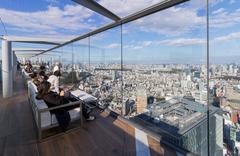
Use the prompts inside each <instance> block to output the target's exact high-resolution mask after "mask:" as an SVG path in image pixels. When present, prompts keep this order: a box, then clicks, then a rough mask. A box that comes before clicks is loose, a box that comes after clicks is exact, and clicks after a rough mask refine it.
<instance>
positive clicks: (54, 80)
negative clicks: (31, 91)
mask: <svg viewBox="0 0 240 156" xmlns="http://www.w3.org/2000/svg"><path fill="white" fill-rule="evenodd" d="M60 76H61V73H60V71H59V70H57V71H54V73H53V75H51V76H49V78H48V80H47V81H48V82H50V84H51V91H53V92H56V93H58V94H59V77H60Z"/></svg>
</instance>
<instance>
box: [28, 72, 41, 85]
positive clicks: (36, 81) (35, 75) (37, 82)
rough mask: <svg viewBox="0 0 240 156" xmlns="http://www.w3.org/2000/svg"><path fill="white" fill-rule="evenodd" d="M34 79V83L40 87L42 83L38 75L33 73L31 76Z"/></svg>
mask: <svg viewBox="0 0 240 156" xmlns="http://www.w3.org/2000/svg"><path fill="white" fill-rule="evenodd" d="M29 76H30V77H31V79H32V82H33V83H34V84H35V85H36V86H38V85H39V84H40V81H39V80H38V77H37V73H36V72H33V73H32V74H30V75H29Z"/></svg>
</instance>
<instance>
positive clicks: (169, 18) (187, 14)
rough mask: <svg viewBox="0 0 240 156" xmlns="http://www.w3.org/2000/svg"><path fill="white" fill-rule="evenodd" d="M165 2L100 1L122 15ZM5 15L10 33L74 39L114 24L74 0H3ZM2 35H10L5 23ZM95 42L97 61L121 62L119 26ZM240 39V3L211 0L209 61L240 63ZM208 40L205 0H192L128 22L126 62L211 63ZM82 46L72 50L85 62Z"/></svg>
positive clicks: (1, 13)
mask: <svg viewBox="0 0 240 156" xmlns="http://www.w3.org/2000/svg"><path fill="white" fill-rule="evenodd" d="M160 1H161V0H117V1H112V0H98V2H99V3H100V4H101V5H103V6H104V7H106V8H109V9H110V10H111V11H112V12H114V13H115V14H117V15H119V16H121V17H124V16H126V15H129V14H131V13H134V12H136V11H139V10H141V9H144V8H145V7H147V6H151V5H153V4H156V3H158V2H160ZM136 2H137V3H136ZM0 17H1V19H2V20H3V22H4V23H5V25H6V28H7V32H8V35H17V36H33V37H49V38H58V39H59V38H62V39H71V38H73V37H75V36H78V35H81V34H84V33H86V32H89V31H91V30H94V29H96V28H98V27H100V26H103V25H106V24H108V23H110V22H112V21H111V20H109V19H106V18H105V17H102V16H101V15H98V14H96V13H94V12H92V11H90V10H88V9H86V8H83V7H81V6H79V5H77V4H75V3H74V2H72V1H71V0H37V1H36V0H1V3H0ZM0 34H5V32H4V31H3V28H2V26H0ZM90 40H91V46H92V48H91V57H92V60H94V59H95V61H102V62H103V61H104V62H119V61H120V57H121V53H120V52H121V48H120V41H121V40H120V27H117V28H114V29H113V30H109V31H106V32H103V33H101V34H98V35H96V36H93V37H91V39H90ZM239 41H240V1H239V0H210V50H211V51H210V56H211V59H210V61H211V62H213V63H231V62H240V61H238V60H240V53H239V49H240V45H239ZM79 42H81V41H79ZM82 42H84V43H87V42H85V41H82ZM205 43H206V10H205V2H204V1H203V0H191V1H189V2H187V3H185V4H182V5H178V6H176V7H172V8H170V9H167V10H165V11H163V12H158V13H156V14H153V15H150V16H147V17H144V18H142V19H140V20H137V21H134V22H131V23H128V24H126V25H124V26H123V58H124V62H126V63H128V62H144V63H149V62H150V63H171V62H172V63H186V62H188V63H206V59H205V58H206V44H205ZM75 45H78V43H75ZM16 46H21V45H18V44H16ZM23 46H26V45H23ZM94 47H99V48H94ZM62 49H64V51H69V54H65V55H68V56H66V57H70V55H71V54H70V52H71V51H72V48H71V46H70V45H69V46H67V47H64V48H62ZM83 49H84V48H82V47H81V46H75V48H74V49H73V51H74V52H75V53H76V57H79V59H78V58H75V59H76V60H81V59H82V58H80V57H81V53H86V52H85V51H86V50H83ZM84 57H87V55H85V54H84ZM104 57H105V58H104ZM226 58H227V59H226ZM84 60H87V59H84Z"/></svg>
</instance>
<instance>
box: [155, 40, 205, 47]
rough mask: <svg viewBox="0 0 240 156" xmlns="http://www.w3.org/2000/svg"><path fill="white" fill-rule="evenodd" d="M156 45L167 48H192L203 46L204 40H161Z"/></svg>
mask: <svg viewBox="0 0 240 156" xmlns="http://www.w3.org/2000/svg"><path fill="white" fill-rule="evenodd" d="M157 43H158V44H163V45H167V46H193V45H203V44H204V43H206V40H204V39H202V38H177V39H170V40H162V41H159V42H157Z"/></svg>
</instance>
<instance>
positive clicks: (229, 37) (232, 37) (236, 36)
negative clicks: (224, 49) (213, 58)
mask: <svg viewBox="0 0 240 156" xmlns="http://www.w3.org/2000/svg"><path fill="white" fill-rule="evenodd" d="M236 39H240V32H234V33H231V34H228V35H225V36H220V37H216V38H214V39H213V42H227V41H231V40H236Z"/></svg>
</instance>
